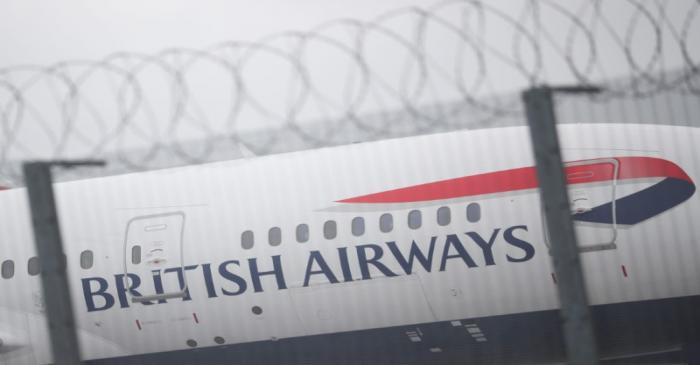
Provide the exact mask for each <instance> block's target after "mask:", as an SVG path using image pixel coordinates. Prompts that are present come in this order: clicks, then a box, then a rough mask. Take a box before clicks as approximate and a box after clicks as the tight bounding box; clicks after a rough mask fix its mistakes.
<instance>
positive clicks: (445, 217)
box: [435, 206, 452, 227]
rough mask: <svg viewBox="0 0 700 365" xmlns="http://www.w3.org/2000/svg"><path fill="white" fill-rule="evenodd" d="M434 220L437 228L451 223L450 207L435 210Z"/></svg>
mask: <svg viewBox="0 0 700 365" xmlns="http://www.w3.org/2000/svg"><path fill="white" fill-rule="evenodd" d="M435 219H436V221H437V224H438V225H439V226H443V227H444V226H446V225H448V224H450V222H452V210H450V207H447V206H443V207H440V208H438V209H437V211H436V212H435Z"/></svg>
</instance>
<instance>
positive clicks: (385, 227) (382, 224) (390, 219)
mask: <svg viewBox="0 0 700 365" xmlns="http://www.w3.org/2000/svg"><path fill="white" fill-rule="evenodd" d="M379 230H380V231H381V232H382V233H389V232H391V231H393V230H394V216H393V215H391V213H384V214H382V215H380V216H379Z"/></svg>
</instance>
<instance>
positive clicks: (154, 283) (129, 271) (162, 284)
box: [124, 212, 187, 302]
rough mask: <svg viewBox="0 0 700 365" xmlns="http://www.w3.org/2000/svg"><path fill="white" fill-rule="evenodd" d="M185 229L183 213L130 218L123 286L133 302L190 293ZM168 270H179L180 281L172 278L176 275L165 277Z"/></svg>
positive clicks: (126, 236)
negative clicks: (184, 254)
mask: <svg viewBox="0 0 700 365" xmlns="http://www.w3.org/2000/svg"><path fill="white" fill-rule="evenodd" d="M184 229H185V214H184V213H183V212H170V213H162V214H153V215H144V216H138V217H134V218H132V219H130V220H129V222H128V223H127V225H126V233H125V237H124V281H125V282H124V285H125V288H127V291H128V292H129V295H130V296H131V300H132V301H133V302H148V301H152V300H163V299H168V298H182V297H185V296H186V295H187V277H186V271H185V270H184V259H183V235H184ZM166 269H167V270H168V271H173V270H174V271H177V275H178V277H177V280H173V278H172V276H173V275H168V278H167V279H168V280H165V278H164V276H163V273H164V271H165V270H166ZM132 275H136V276H138V277H139V278H140V283H134V280H133V279H132V277H130V276H132ZM134 284H138V285H134Z"/></svg>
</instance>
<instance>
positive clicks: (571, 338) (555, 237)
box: [522, 86, 599, 365]
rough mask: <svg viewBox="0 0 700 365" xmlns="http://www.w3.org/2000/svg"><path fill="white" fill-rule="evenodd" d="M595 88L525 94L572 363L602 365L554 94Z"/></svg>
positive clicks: (535, 90)
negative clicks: (582, 263)
mask: <svg viewBox="0 0 700 365" xmlns="http://www.w3.org/2000/svg"><path fill="white" fill-rule="evenodd" d="M596 90H597V89H593V88H550V87H546V86H544V87H535V88H532V89H529V90H526V91H525V92H523V94H522V98H523V101H524V103H525V111H526V115H527V121H528V125H529V129H530V138H531V140H532V147H533V150H534V154H535V160H536V165H537V179H538V181H539V189H540V196H541V200H542V205H543V208H544V215H545V217H544V218H545V219H546V222H547V228H548V233H549V237H550V241H551V246H552V247H551V251H550V253H551V255H552V261H553V263H554V272H555V274H556V276H557V282H558V285H557V288H558V292H559V301H560V303H561V312H560V313H561V316H562V319H563V330H564V336H565V343H566V353H567V357H568V360H569V363H570V364H572V365H593V364H598V363H599V360H598V350H597V345H596V342H595V334H594V332H593V325H592V323H591V318H590V310H589V308H588V299H587V296H586V287H585V284H584V278H583V272H582V270H581V262H580V260H579V252H578V244H577V242H576V233H575V231H574V226H573V221H572V219H571V211H570V208H569V197H568V192H567V188H566V177H565V175H564V167H563V165H562V157H561V150H560V148H559V139H558V136H557V130H556V115H555V111H554V101H553V93H554V92H558V91H563V92H594V91H596Z"/></svg>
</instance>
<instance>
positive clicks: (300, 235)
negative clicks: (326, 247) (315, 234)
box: [296, 224, 309, 243]
mask: <svg viewBox="0 0 700 365" xmlns="http://www.w3.org/2000/svg"><path fill="white" fill-rule="evenodd" d="M296 233H297V234H296V235H297V242H299V243H304V242H307V241H308V240H309V225H308V224H300V225H298V226H297V232H296Z"/></svg>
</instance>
